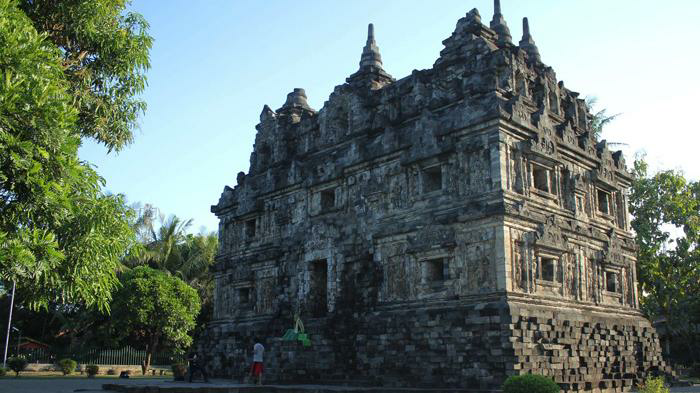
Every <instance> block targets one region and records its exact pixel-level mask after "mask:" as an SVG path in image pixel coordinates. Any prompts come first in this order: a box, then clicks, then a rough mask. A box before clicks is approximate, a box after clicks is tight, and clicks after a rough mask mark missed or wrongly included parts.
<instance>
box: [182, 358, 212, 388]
mask: <svg viewBox="0 0 700 393" xmlns="http://www.w3.org/2000/svg"><path fill="white" fill-rule="evenodd" d="M187 361H188V363H189V364H190V379H189V381H190V383H192V376H193V375H194V373H195V371H199V372H200V373H201V374H202V378H204V382H207V383H208V382H209V376H207V372H206V370H205V369H204V362H203V361H202V359H201V358H200V356H199V354H198V353H197V352H195V351H192V352H190V353H189V355H188V356H187Z"/></svg>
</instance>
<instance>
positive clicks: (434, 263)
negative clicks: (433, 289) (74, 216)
mask: <svg viewBox="0 0 700 393" xmlns="http://www.w3.org/2000/svg"><path fill="white" fill-rule="evenodd" d="M445 267H446V266H445V259H444V258H437V259H430V260H427V261H424V262H423V280H424V282H425V283H428V284H430V283H439V282H442V281H445V277H446V274H445Z"/></svg>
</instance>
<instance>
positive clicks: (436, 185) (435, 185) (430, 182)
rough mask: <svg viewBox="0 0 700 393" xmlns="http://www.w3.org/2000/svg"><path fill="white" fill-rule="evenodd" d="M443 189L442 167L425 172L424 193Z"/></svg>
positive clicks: (435, 167)
mask: <svg viewBox="0 0 700 393" xmlns="http://www.w3.org/2000/svg"><path fill="white" fill-rule="evenodd" d="M441 189H442V167H440V166H439V165H438V166H434V167H432V168H427V169H425V171H424V172H423V192H433V191H437V190H441Z"/></svg>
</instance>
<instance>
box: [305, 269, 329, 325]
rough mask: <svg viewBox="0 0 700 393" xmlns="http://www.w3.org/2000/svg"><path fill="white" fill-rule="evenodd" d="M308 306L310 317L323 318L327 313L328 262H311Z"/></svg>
mask: <svg viewBox="0 0 700 393" xmlns="http://www.w3.org/2000/svg"><path fill="white" fill-rule="evenodd" d="M309 268H310V273H311V274H310V280H311V282H310V290H309V295H310V296H309V306H310V309H311V310H310V311H311V316H313V317H314V318H319V317H323V316H325V315H326V314H327V313H328V262H327V261H326V260H325V259H319V260H317V261H313V262H311V266H309Z"/></svg>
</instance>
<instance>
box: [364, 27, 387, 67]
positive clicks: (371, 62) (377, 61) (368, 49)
mask: <svg viewBox="0 0 700 393" xmlns="http://www.w3.org/2000/svg"><path fill="white" fill-rule="evenodd" d="M363 67H377V68H382V55H381V54H379V47H378V46H377V42H376V41H374V25H373V24H371V23H370V24H369V26H367V44H366V45H365V47H364V48H363V49H362V58H361V59H360V68H363Z"/></svg>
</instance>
